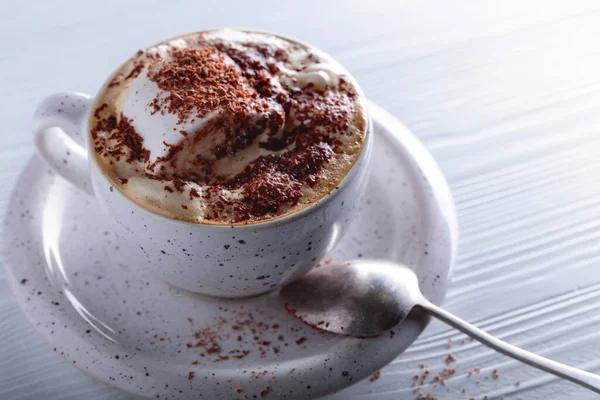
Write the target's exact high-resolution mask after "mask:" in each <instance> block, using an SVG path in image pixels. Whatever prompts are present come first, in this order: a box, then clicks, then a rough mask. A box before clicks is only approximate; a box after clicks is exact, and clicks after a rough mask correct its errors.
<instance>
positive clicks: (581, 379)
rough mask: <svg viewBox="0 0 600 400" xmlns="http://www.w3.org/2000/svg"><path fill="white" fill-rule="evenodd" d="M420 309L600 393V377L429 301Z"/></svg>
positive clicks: (500, 348) (514, 355)
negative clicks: (520, 345)
mask: <svg viewBox="0 0 600 400" xmlns="http://www.w3.org/2000/svg"><path fill="white" fill-rule="evenodd" d="M418 307H420V308H422V309H423V310H425V311H426V312H427V313H428V314H430V315H431V316H433V317H436V318H437V319H439V320H441V321H443V322H445V323H447V324H448V325H450V326H452V327H454V328H456V329H458V330H459V331H461V332H463V333H465V334H467V335H468V336H470V337H472V338H473V339H476V340H478V341H480V342H481V343H483V344H485V345H486V346H488V347H491V348H492V349H494V350H496V351H499V352H500V353H503V354H505V355H507V356H509V357H512V358H514V359H516V360H519V361H521V362H524V363H525V364H529V365H531V366H532V367H535V368H539V369H541V370H544V371H546V372H549V373H551V374H554V375H556V376H558V377H561V378H564V379H567V380H569V381H571V382H575V383H577V384H579V385H581V386H584V387H586V388H588V389H590V390H593V391H594V392H596V393H600V376H598V375H595V374H592V373H590V372H587V371H584V370H581V369H577V368H573V367H569V366H568V365H565V364H561V363H559V362H556V361H552V360H549V359H547V358H545V357H542V356H538V355H537V354H533V353H530V352H528V351H525V350H523V349H520V348H518V347H516V346H513V345H512V344H508V343H506V342H504V341H502V340H500V339H498V338H496V337H494V336H492V335H490V334H489V333H486V332H484V331H482V330H481V329H479V328H477V327H475V326H473V325H471V324H470V323H468V322H466V321H464V320H462V319H460V318H458V317H457V316H456V315H454V314H452V313H450V312H448V311H446V310H444V309H442V308H440V307H438V306H436V305H435V304H433V303H431V302H429V301H426V300H425V301H422V302H420V303H419V304H418Z"/></svg>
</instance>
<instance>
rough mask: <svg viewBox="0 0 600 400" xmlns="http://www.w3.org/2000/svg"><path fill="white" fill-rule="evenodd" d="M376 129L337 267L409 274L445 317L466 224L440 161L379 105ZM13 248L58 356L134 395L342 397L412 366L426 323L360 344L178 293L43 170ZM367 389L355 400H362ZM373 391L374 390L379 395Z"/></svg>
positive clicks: (25, 306)
mask: <svg viewBox="0 0 600 400" xmlns="http://www.w3.org/2000/svg"><path fill="white" fill-rule="evenodd" d="M369 110H370V113H371V116H372V118H373V123H374V129H375V135H374V136H375V143H374V149H373V158H372V164H371V176H370V181H369V188H368V190H367V195H366V197H365V199H364V200H363V202H362V205H361V207H360V209H359V211H358V212H357V214H356V217H355V221H354V222H353V224H352V226H351V228H350V229H349V230H348V231H347V232H343V233H342V234H343V237H342V239H341V241H340V243H339V244H338V246H337V247H336V248H335V249H334V250H333V251H332V252H331V254H330V255H329V256H328V258H326V259H325V260H322V261H321V264H327V263H328V262H330V259H335V260H338V259H352V258H361V257H363V258H379V259H388V260H397V261H400V262H403V263H405V264H407V265H409V266H410V267H412V268H413V269H414V270H415V271H416V272H417V275H418V276H419V280H420V284H421V288H422V290H423V292H424V294H425V295H426V296H427V297H428V298H429V299H430V300H432V301H433V302H434V303H436V304H440V303H441V301H442V300H443V298H444V296H445V293H446V286H447V283H448V277H449V275H450V272H451V267H452V264H453V261H454V258H455V254H456V247H457V228H456V213H455V209H454V205H453V202H452V198H451V195H450V190H449V188H448V186H447V184H446V182H445V180H444V178H443V176H442V174H441V173H440V171H439V169H438V167H437V165H436V164H435V162H434V160H433V158H432V157H431V156H430V155H429V153H428V152H427V151H426V150H425V148H424V147H423V145H422V144H421V143H420V142H419V141H418V139H417V138H416V137H415V136H414V135H412V134H411V133H410V132H409V131H408V130H407V129H406V128H405V127H404V126H403V125H402V124H401V123H400V122H399V121H397V120H396V119H395V118H394V117H392V116H391V115H389V114H388V113H386V112H385V111H383V110H382V109H380V108H379V107H377V106H375V105H373V104H370V105H369ZM8 210H9V211H8V213H7V216H6V218H5V226H4V232H3V237H2V250H3V256H4V261H5V266H6V270H7V272H8V275H9V281H10V282H11V286H12V289H13V292H14V294H15V296H16V298H17V301H18V303H19V305H20V306H21V308H22V310H23V312H24V313H25V315H26V316H27V318H28V319H29V321H30V322H31V323H32V325H33V326H34V327H35V328H36V329H37V330H38V331H39V333H40V334H41V335H42V336H43V337H44V338H45V339H46V340H47V341H48V342H49V343H50V344H51V346H52V347H53V348H54V351H56V352H58V353H59V354H61V355H63V356H64V357H65V358H66V359H67V360H69V362H71V363H73V364H74V365H75V366H76V367H78V368H80V369H81V370H83V371H84V372H86V373H88V374H90V375H91V376H93V377H95V378H97V379H99V380H101V381H103V382H106V383H107V384H109V385H112V386H114V387H117V388H119V389H121V390H125V391H127V392H130V393H132V394H136V395H140V396H144V397H150V398H161V399H166V398H175V399H187V398H189V399H191V398H193V399H199V398H205V399H213V398H231V399H253V398H266V399H268V398H281V399H310V398H316V397H320V396H323V395H326V394H329V393H333V392H336V391H339V390H341V389H343V388H345V387H347V386H350V385H352V384H354V383H357V382H359V381H361V380H363V379H364V378H366V377H368V376H370V375H371V374H373V373H374V372H375V371H377V370H378V369H380V368H382V367H383V366H385V365H386V364H388V363H389V362H391V361H392V360H393V359H394V358H395V357H397V356H398V355H399V354H400V353H402V352H403V351H404V350H405V349H406V348H407V347H408V346H409V345H410V344H411V343H412V342H413V341H414V340H415V339H416V338H417V336H418V335H419V334H420V333H421V332H422V330H423V329H424V328H425V326H426V325H427V322H428V320H427V319H426V318H421V317H419V316H414V317H412V318H411V319H409V320H406V321H405V322H403V323H402V324H401V325H400V326H398V327H397V328H395V329H393V330H391V331H389V332H386V333H384V334H382V335H380V336H378V337H375V338H370V339H357V338H351V337H345V336H339V335H334V334H329V333H326V332H322V331H319V330H315V329H313V328H311V327H309V326H307V325H304V324H303V323H302V322H300V321H299V320H298V319H296V318H295V317H293V316H292V315H290V314H289V313H287V312H286V310H285V308H284V307H283V304H282V301H281V300H280V299H279V297H278V295H277V293H271V294H268V295H264V296H259V297H254V298H250V299H243V300H219V299H214V298H208V297H203V296H200V295H197V294H193V293H190V292H186V291H184V290H181V289H178V288H174V287H171V286H169V285H168V284H166V283H164V282H162V281H160V280H159V279H157V278H155V277H154V276H152V275H150V274H149V273H148V271H147V264H146V260H145V258H143V257H140V255H139V253H138V252H139V249H134V248H127V247H124V245H122V243H121V242H120V241H119V239H118V238H117V237H116V236H115V234H114V233H113V232H114V229H113V226H112V221H110V220H109V219H108V218H107V217H105V215H104V214H103V213H102V212H101V211H100V210H99V208H98V206H97V205H96V203H95V200H94V199H93V198H92V197H90V196H88V195H86V194H85V193H83V192H80V191H78V190H77V189H75V188H74V187H72V186H70V184H68V183H67V182H66V181H64V180H62V179H61V178H60V177H58V176H56V175H55V174H54V173H52V172H51V171H50V169H49V168H48V167H47V166H46V165H45V164H44V163H43V162H42V161H41V160H40V159H38V158H37V157H33V158H32V160H31V161H30V162H29V164H28V166H27V167H26V169H25V171H24V172H23V173H22V174H21V176H20V178H19V181H18V183H17V185H16V187H15V189H14V192H13V194H12V197H11V200H10V204H9V207H8ZM361 385H377V381H375V382H373V383H371V382H369V379H366V380H363V381H362V382H360V383H358V384H357V385H354V386H352V387H351V388H348V389H346V390H345V391H344V392H343V394H344V397H345V398H354V395H353V393H355V394H356V393H364V392H365V390H364V388H363V389H362V390H361V388H360V387H361ZM371 387H373V386H371Z"/></svg>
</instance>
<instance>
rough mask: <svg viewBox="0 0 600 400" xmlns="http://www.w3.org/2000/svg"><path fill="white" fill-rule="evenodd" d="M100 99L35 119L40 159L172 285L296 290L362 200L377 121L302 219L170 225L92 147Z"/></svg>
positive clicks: (61, 104)
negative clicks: (117, 183) (126, 189)
mask: <svg viewBox="0 0 600 400" xmlns="http://www.w3.org/2000/svg"><path fill="white" fill-rule="evenodd" d="M92 104H93V99H92V98H91V97H90V96H88V95H85V94H81V93H56V94H53V95H51V96H49V97H47V98H46V99H44V100H43V101H42V102H41V104H40V105H39V106H38V108H37V110H36V112H35V115H34V140H35V144H36V147H37V151H38V153H39V155H40V156H41V157H42V158H43V159H44V160H45V161H46V162H47V163H48V164H49V165H50V167H51V168H52V169H53V170H54V171H55V172H56V173H58V174H59V175H61V176H62V177H63V178H65V179H66V180H68V181H69V182H71V183H72V184H74V185H75V186H76V187H77V188H79V189H81V190H83V191H85V192H87V193H89V194H90V195H92V196H94V197H95V198H96V199H97V201H98V203H99V204H100V205H101V207H102V208H103V209H104V211H105V212H107V213H108V214H110V215H111V216H112V217H113V218H114V219H115V221H116V222H117V224H115V226H117V227H118V228H116V229H117V231H116V232H115V233H116V234H117V235H118V236H119V238H120V240H122V242H123V245H126V246H129V247H130V248H131V249H132V251H141V252H142V253H141V254H142V256H143V257H145V258H146V259H147V263H148V267H149V268H150V269H152V270H153V271H154V272H155V274H156V275H158V276H159V277H160V278H162V279H163V280H165V281H167V282H169V283H170V284H172V285H175V286H178V287H181V288H184V289H187V290H190V291H193V292H198V293H202V294H206V295H212V296H219V297H245V296H252V295H257V294H260V293H265V292H268V291H270V290H273V289H275V288H277V287H278V286H281V285H283V284H285V283H288V282H290V281H292V280H294V279H296V278H298V277H300V276H302V275H303V274H305V273H306V272H308V271H309V270H310V269H311V268H312V267H313V266H315V265H316V264H317V263H318V262H319V261H320V260H321V259H322V258H323V257H325V255H326V254H327V252H329V251H330V250H331V248H332V247H333V246H335V244H336V243H337V242H338V240H339V239H340V237H341V235H342V234H343V233H344V231H345V230H346V227H347V225H348V223H349V222H350V220H351V218H352V214H353V212H354V210H355V208H356V207H357V206H358V203H359V201H360V198H361V197H362V195H363V193H364V191H365V188H366V180H367V169H368V168H367V167H368V162H369V158H370V154H371V148H372V142H373V138H372V135H373V134H372V131H373V129H372V126H371V121H370V119H369V118H367V120H368V127H367V133H366V136H365V143H364V146H363V149H362V151H361V154H360V155H359V157H358V159H357V160H356V162H355V164H354V165H353V166H352V168H351V169H350V171H348V173H347V174H346V176H345V177H344V178H343V180H342V181H341V182H340V184H339V185H338V186H337V187H336V188H335V189H334V190H332V191H331V192H330V193H329V194H328V195H326V196H324V197H322V198H321V199H319V200H318V201H316V202H315V203H313V204H311V205H309V206H307V207H305V208H303V209H301V210H298V211H296V212H294V213H291V214H288V215H285V216H282V217H280V218H275V219H271V220H267V221H262V222H258V223H253V224H247V225H214V224H201V223H192V222H186V221H180V220H176V219H170V218H167V217H164V216H161V215H158V214H155V213H152V212H150V211H148V210H146V209H145V208H143V207H141V206H139V205H137V204H136V203H135V202H133V201H132V200H130V199H129V198H128V197H126V196H125V195H124V194H122V193H121V192H120V191H119V190H118V189H117V188H116V187H114V186H113V185H112V183H111V181H110V180H109V178H108V177H107V176H106V174H105V173H104V171H103V170H102V168H101V167H100V166H99V165H98V164H97V162H96V160H95V157H93V156H92V154H93V153H92V152H93V151H94V150H93V149H92V148H91V147H90V140H89V129H88V120H89V117H90V111H91V109H92Z"/></svg>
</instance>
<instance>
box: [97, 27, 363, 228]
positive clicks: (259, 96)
mask: <svg viewBox="0 0 600 400" xmlns="http://www.w3.org/2000/svg"><path fill="white" fill-rule="evenodd" d="M89 127H90V134H91V141H92V145H93V148H94V150H95V154H94V156H95V157H96V161H97V162H98V164H99V165H100V166H101V167H102V169H103V170H104V172H105V173H106V174H107V175H108V177H109V178H110V179H111V181H112V182H113V184H114V185H115V186H116V187H117V188H118V189H119V190H121V191H122V192H123V193H124V194H125V195H126V196H128V197H129V198H130V199H132V200H133V201H135V202H136V203H138V204H140V205H141V206H143V207H145V208H147V209H149V210H151V211H153V212H156V213H158V214H161V215H164V216H167V217H171V218H176V219H181V220H186V221H191V222H196V223H216V224H232V223H233V224H246V223H253V222H259V221H264V220H268V219H273V218H278V217H281V216H283V215H286V214H289V213H292V212H294V211H297V210H299V209H302V208H304V207H306V206H307V205H310V204H312V203H314V202H316V201H318V200H319V199H320V198H322V197H324V196H326V195H327V194H328V193H329V192H331V191H332V190H334V188H335V187H336V186H338V184H339V183H340V181H341V180H342V179H343V177H344V176H345V175H346V173H347V172H348V171H349V170H350V168H351V167H352V165H353V164H354V162H355V161H356V159H357V157H358V155H359V154H360V152H361V150H362V147H363V143H364V138H365V133H366V129H367V116H366V110H365V106H364V98H363V95H362V92H361V91H360V89H359V88H358V86H357V84H356V83H355V81H354V80H353V79H352V77H351V76H350V75H349V73H348V72H347V71H346V70H345V69H344V68H343V67H342V66H341V65H340V64H339V63H337V62H336V61H335V60H333V59H332V58H331V57H329V56H328V55H326V54H324V53H323V52H321V51H319V50H317V49H315V48H312V47H310V46H307V45H304V44H300V43H297V42H294V41H291V40H288V39H283V38H281V37H278V36H274V35H270V34H263V33H256V32H246V31H238V30H229V29H227V30H214V31H207V32H200V33H194V34H190V35H185V36H182V37H179V38H177V39H173V40H169V41H166V42H163V43H161V44H158V45H155V46H152V47H150V48H148V49H146V50H144V51H139V52H138V53H137V54H136V55H135V56H133V57H132V58H131V59H130V60H129V61H127V62H126V63H125V64H124V65H123V66H122V67H121V68H120V69H119V70H118V71H117V72H116V73H115V74H114V75H113V76H112V77H111V79H109V81H108V82H107V84H106V85H105V86H104V88H103V89H102V90H101V92H100V94H99V95H98V97H97V100H96V102H95V104H94V106H93V110H92V117H91V119H90V121H89Z"/></svg>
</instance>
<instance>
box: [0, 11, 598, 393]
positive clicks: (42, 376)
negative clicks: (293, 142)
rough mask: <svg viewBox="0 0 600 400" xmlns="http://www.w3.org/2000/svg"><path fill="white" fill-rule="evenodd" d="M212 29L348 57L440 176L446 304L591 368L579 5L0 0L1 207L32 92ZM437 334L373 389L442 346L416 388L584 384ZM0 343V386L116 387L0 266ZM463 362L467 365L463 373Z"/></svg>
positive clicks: (89, 84)
mask: <svg viewBox="0 0 600 400" xmlns="http://www.w3.org/2000/svg"><path fill="white" fill-rule="evenodd" d="M121 3H124V4H121ZM219 26H247V27H252V28H257V29H264V30H269V31H274V32H280V33H282V34H285V35H289V36H292V37H297V38H299V39H302V40H304V41H307V42H310V43H313V44H315V45H317V46H319V47H321V48H323V49H325V50H326V51H328V52H330V53H332V54H333V55H334V56H335V57H337V58H338V59H339V60H340V61H341V62H342V63H344V64H345V65H347V67H348V68H349V69H350V71H351V72H353V73H354V74H355V76H356V77H357V79H358V80H359V82H360V83H361V84H362V86H363V88H364V90H365V91H366V93H367V95H368V96H369V97H370V98H371V99H372V100H374V101H375V102H377V103H379V104H380V105H381V106H382V107H384V108H386V109H387V110H389V111H390V112H392V113H393V114H395V115H396V116H398V117H399V118H400V119H401V120H402V121H403V122H404V123H405V124H406V125H407V126H408V127H409V128H411V129H412V130H413V131H414V132H415V133H416V134H417V135H418V136H419V137H420V138H421V139H422V140H423V142H424V143H425V144H426V145H427V146H428V148H429V149H430V150H431V151H432V153H433V155H434V156H435V158H436V159H437V160H438V162H439V163H440V165H441V167H442V169H443V170H444V172H445V174H446V176H447V177H448V179H449V181H450V184H451V187H452V190H453V193H454V196H455V199H456V203H457V208H458V212H459V222H460V226H461V246H460V251H459V253H460V255H459V260H458V265H457V267H456V269H455V278H454V283H453V286H452V289H451V292H450V294H449V296H448V299H447V301H446V306H447V307H448V308H449V309H450V310H451V311H453V312H455V313H457V314H458V315H461V316H463V317H465V318H468V319H470V320H471V321H473V322H477V323H479V324H480V325H481V326H482V327H484V328H486V329H488V330H489V331H490V332H492V333H495V334H497V335H498V336H500V337H502V338H504V339H506V340H508V341H510V342H512V343H514V344H517V345H521V346H523V347H525V348H527V349H530V350H534V351H537V352H539V353H541V354H543V355H546V356H548V357H552V358H555V359H557V360H560V361H564V362H569V363H572V364H574V365H577V366H579V367H585V368H589V369H590V370H592V371H596V372H600V357H599V356H600V329H599V326H600V313H599V311H600V183H598V182H599V178H598V177H599V174H600V160H599V154H600V112H599V106H600V49H599V47H598V39H599V38H600V3H598V2H595V1H574V0H569V1H562V0H558V1H523V0H519V1H501V2H500V1H489V2H483V1H466V0H460V1H458V0H456V1H442V0H439V1H426V2H423V1H421V2H417V1H415V2H408V1H406V2H404V1H379V0H370V1H346V2H334V1H317V0H315V1H303V2H293V3H292V2H283V1H276V0H270V1H263V2H260V4H259V3H258V2H256V3H254V2H245V1H244V2H241V1H240V2H233V1H221V2H208V1H190V0H186V1H172V2H165V1H141V0H136V1H129V2H121V1H117V0H107V1H102V2H100V1H96V2H83V1H79V2H78V1H67V0H56V1H51V2H37V3H36V2H33V1H18V0H3V1H2V2H1V3H0V37H1V38H2V40H0V77H1V78H0V79H1V80H0V82H1V84H0V121H2V124H3V133H2V134H1V135H2V136H1V140H0V154H1V158H0V187H2V189H3V190H2V192H0V213H2V215H3V214H4V213H5V212H6V205H7V201H8V198H9V195H10V190H11V187H12V185H13V183H14V182H15V181H16V179H17V177H18V174H19V173H20V171H21V169H22V167H23V166H24V165H25V162H26V161H27V159H28V158H29V157H30V156H31V155H32V154H33V147H32V145H31V138H30V128H31V121H30V118H31V114H32V112H33V109H34V107H35V105H36V103H37V102H38V101H40V100H41V99H42V98H43V97H44V96H45V95H47V94H49V93H52V92H55V91H62V90H77V91H82V92H87V93H94V92H95V91H96V90H97V89H98V88H99V87H100V85H101V84H102V82H103V80H104V79H105V78H106V77H107V76H108V74H109V73H110V72H111V71H112V70H113V69H114V68H115V67H116V66H118V65H119V64H120V63H121V62H122V61H123V60H125V59H126V58H127V57H128V56H129V55H130V54H132V53H133V52H134V51H136V50H137V49H138V48H140V47H143V46H145V45H148V44H151V43H154V42H157V41H159V40H161V39H164V38H166V37H170V36H175V35H177V34H180V33H185V32H189V31H194V30H199V29H204V28H209V27H219ZM32 190H35V188H32ZM451 336H452V338H453V340H454V342H455V343H458V342H459V341H460V339H461V336H459V335H458V334H456V333H455V332H453V331H451V330H450V329H448V328H446V327H444V326H442V325H441V324H437V323H435V324H433V325H432V326H431V327H430V328H429V329H428V330H427V332H425V334H424V335H423V336H422V337H421V338H420V339H419V341H418V342H417V343H415V345H413V346H412V347H411V348H410V349H409V351H408V352H407V353H406V354H405V355H403V356H402V357H401V358H400V359H399V360H398V361H397V362H395V363H394V364H393V365H391V366H389V367H387V368H386V369H384V371H383V374H382V377H381V379H380V380H379V381H378V382H377V386H373V388H374V389H373V390H371V391H372V392H373V393H371V395H372V397H373V398H375V399H380V400H384V399H385V400H387V399H390V400H391V399H412V398H414V396H415V395H414V394H412V390H411V389H409V386H410V384H411V382H412V375H414V374H415V373H417V372H419V368H418V366H417V364H418V363H419V362H427V363H429V365H430V368H431V369H432V372H437V371H439V370H440V369H442V368H444V367H445V364H444V361H443V360H444V358H445V355H446V354H447V353H448V351H452V352H453V353H454V354H456V355H457V357H458V361H457V362H456V363H454V364H453V365H452V367H455V368H456V369H457V374H456V375H455V376H454V377H453V378H452V379H449V380H448V381H447V384H446V386H438V387H436V388H433V386H429V387H425V388H424V389H423V390H424V391H425V392H427V391H433V392H434V393H435V394H437V395H438V396H439V397H440V398H441V399H467V398H468V397H470V396H473V397H476V398H477V399H481V398H483V396H484V395H485V394H488V396H489V398H499V397H500V396H505V398H506V399H567V398H568V399H571V398H572V399H584V400H585V399H595V398H596V397H595V396H594V395H593V394H591V393H587V392H586V391H584V390H582V389H578V388H576V387H574V386H573V385H571V384H568V383H564V382H559V381H557V380H555V379H553V378H551V377H549V376H548V375H546V374H543V373H541V372H537V371H534V370H532V369H530V368H527V367H524V366H521V365H519V364H517V363H516V362H513V361H511V360H509V359H507V358H506V357H503V356H500V355H498V354H496V353H494V352H492V351H489V350H487V349H485V348H483V347H482V346H481V345H479V344H476V343H467V344H464V345H460V344H456V345H455V346H454V347H453V348H452V349H451V350H448V348H447V347H446V343H447V340H448V338H449V337H451ZM0 343H2V346H1V347H0V399H2V400H5V399H6V400H13V399H15V400H16V399H40V398H44V399H46V400H53V399H129V398H130V397H129V396H127V395H125V394H121V393H118V392H116V391H114V390H113V389H110V388H108V387H106V386H105V385H103V384H100V383H96V382H95V381H93V380H92V379H91V378H89V377H87V376H85V375H84V374H83V373H81V372H80V371H78V370H76V369H75V368H74V367H72V366H71V365H68V364H67V363H65V362H63V361H62V359H61V358H60V357H59V356H58V355H56V354H54V353H53V352H52V349H51V348H50V347H49V346H48V345H47V344H46V343H44V342H42V340H41V339H40V338H38V336H37V334H36V333H35V331H34V329H33V328H32V327H31V326H29V324H28V323H27V322H26V321H25V318H24V317H23V315H21V313H20V311H19V310H18V308H17V305H16V303H15V301H14V300H13V298H12V296H11V294H10V291H9V288H8V285H7V283H6V280H5V275H4V273H3V272H2V270H1V269H0ZM475 366H478V367H480V368H481V372H480V373H478V374H475V375H474V376H472V377H467V375H466V374H465V371H466V370H468V369H470V368H473V367H475ZM495 368H498V370H499V372H500V377H499V378H497V379H496V378H494V377H493V376H492V371H493V369H495ZM517 380H520V381H521V382H522V383H521V385H520V386H518V387H517V386H516V385H515V382H516V381H517ZM476 381H479V382H480V383H479V384H477V383H476ZM375 387H376V388H377V389H376V390H375ZM463 387H464V388H466V389H467V392H466V393H461V389H462V388H463ZM365 394H366V393H365ZM336 398H340V399H342V398H344V396H343V393H342V394H340V395H339V396H337V397H336Z"/></svg>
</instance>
